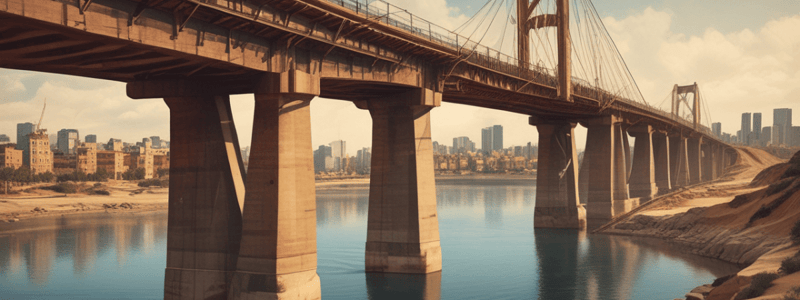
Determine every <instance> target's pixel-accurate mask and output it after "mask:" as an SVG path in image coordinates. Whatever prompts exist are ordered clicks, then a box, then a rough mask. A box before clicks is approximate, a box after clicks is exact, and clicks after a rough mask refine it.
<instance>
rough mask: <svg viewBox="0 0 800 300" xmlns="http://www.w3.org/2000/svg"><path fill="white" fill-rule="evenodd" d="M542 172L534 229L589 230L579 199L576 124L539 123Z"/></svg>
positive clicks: (537, 124) (537, 181) (533, 120)
mask: <svg viewBox="0 0 800 300" xmlns="http://www.w3.org/2000/svg"><path fill="white" fill-rule="evenodd" d="M530 123H531V125H535V126H536V129H537V130H538V131H539V157H538V161H539V168H538V170H537V174H538V175H537V178H536V208H535V209H534V215H533V227H536V228H539V227H549V228H578V229H583V228H586V210H585V209H584V208H583V206H581V205H580V201H579V196H578V153H577V151H576V149H575V133H574V132H575V125H576V124H575V123H566V122H560V123H540V122H539V121H538V120H536V118H534V117H531V122H530Z"/></svg>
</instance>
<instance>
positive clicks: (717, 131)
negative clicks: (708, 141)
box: [711, 122, 722, 138]
mask: <svg viewBox="0 0 800 300" xmlns="http://www.w3.org/2000/svg"><path fill="white" fill-rule="evenodd" d="M711 131H712V132H713V133H714V136H716V137H717V138H720V137H722V123H720V122H716V123H711Z"/></svg>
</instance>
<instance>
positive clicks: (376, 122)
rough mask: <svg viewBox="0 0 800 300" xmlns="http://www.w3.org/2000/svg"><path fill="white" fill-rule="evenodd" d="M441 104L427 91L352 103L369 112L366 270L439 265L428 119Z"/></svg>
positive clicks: (409, 269) (429, 268) (429, 269)
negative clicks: (369, 155) (370, 137)
mask: <svg viewBox="0 0 800 300" xmlns="http://www.w3.org/2000/svg"><path fill="white" fill-rule="evenodd" d="M440 103H441V94H439V93H434V92H433V91H430V90H426V89H420V90H414V91H410V92H407V93H403V94H400V95H393V96H388V97H385V98H383V99H375V100H369V101H363V102H356V105H357V106H358V107H359V108H362V109H368V110H369V113H370V115H371V116H372V170H371V173H370V191H369V216H368V221H367V243H366V254H365V268H366V271H367V272H384V273H421V274H424V273H431V272H436V271H440V270H441V269H442V250H441V247H440V244H439V221H438V216H437V212H436V186H435V184H436V183H435V180H434V174H433V145H432V143H431V122H430V110H431V109H432V108H433V107H437V106H439V105H440ZM312 189H313V187H312Z"/></svg>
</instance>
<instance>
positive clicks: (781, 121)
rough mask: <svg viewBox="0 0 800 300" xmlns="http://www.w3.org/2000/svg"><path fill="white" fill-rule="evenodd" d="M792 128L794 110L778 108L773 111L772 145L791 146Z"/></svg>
mask: <svg viewBox="0 0 800 300" xmlns="http://www.w3.org/2000/svg"><path fill="white" fill-rule="evenodd" d="M790 128H792V109H791V108H776V109H774V110H773V111H772V144H773V145H776V146H777V145H787V146H788V145H790V144H791V142H790V141H789V139H788V138H789V136H790V134H789V131H790Z"/></svg>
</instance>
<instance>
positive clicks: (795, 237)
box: [789, 220, 800, 244]
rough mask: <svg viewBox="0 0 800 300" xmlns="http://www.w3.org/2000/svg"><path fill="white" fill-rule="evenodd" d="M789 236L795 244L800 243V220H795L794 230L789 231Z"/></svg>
mask: <svg viewBox="0 0 800 300" xmlns="http://www.w3.org/2000/svg"><path fill="white" fill-rule="evenodd" d="M789 236H790V237H791V238H792V241H793V242H794V243H795V244H800V220H797V222H794V227H792V231H790V232H789Z"/></svg>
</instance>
